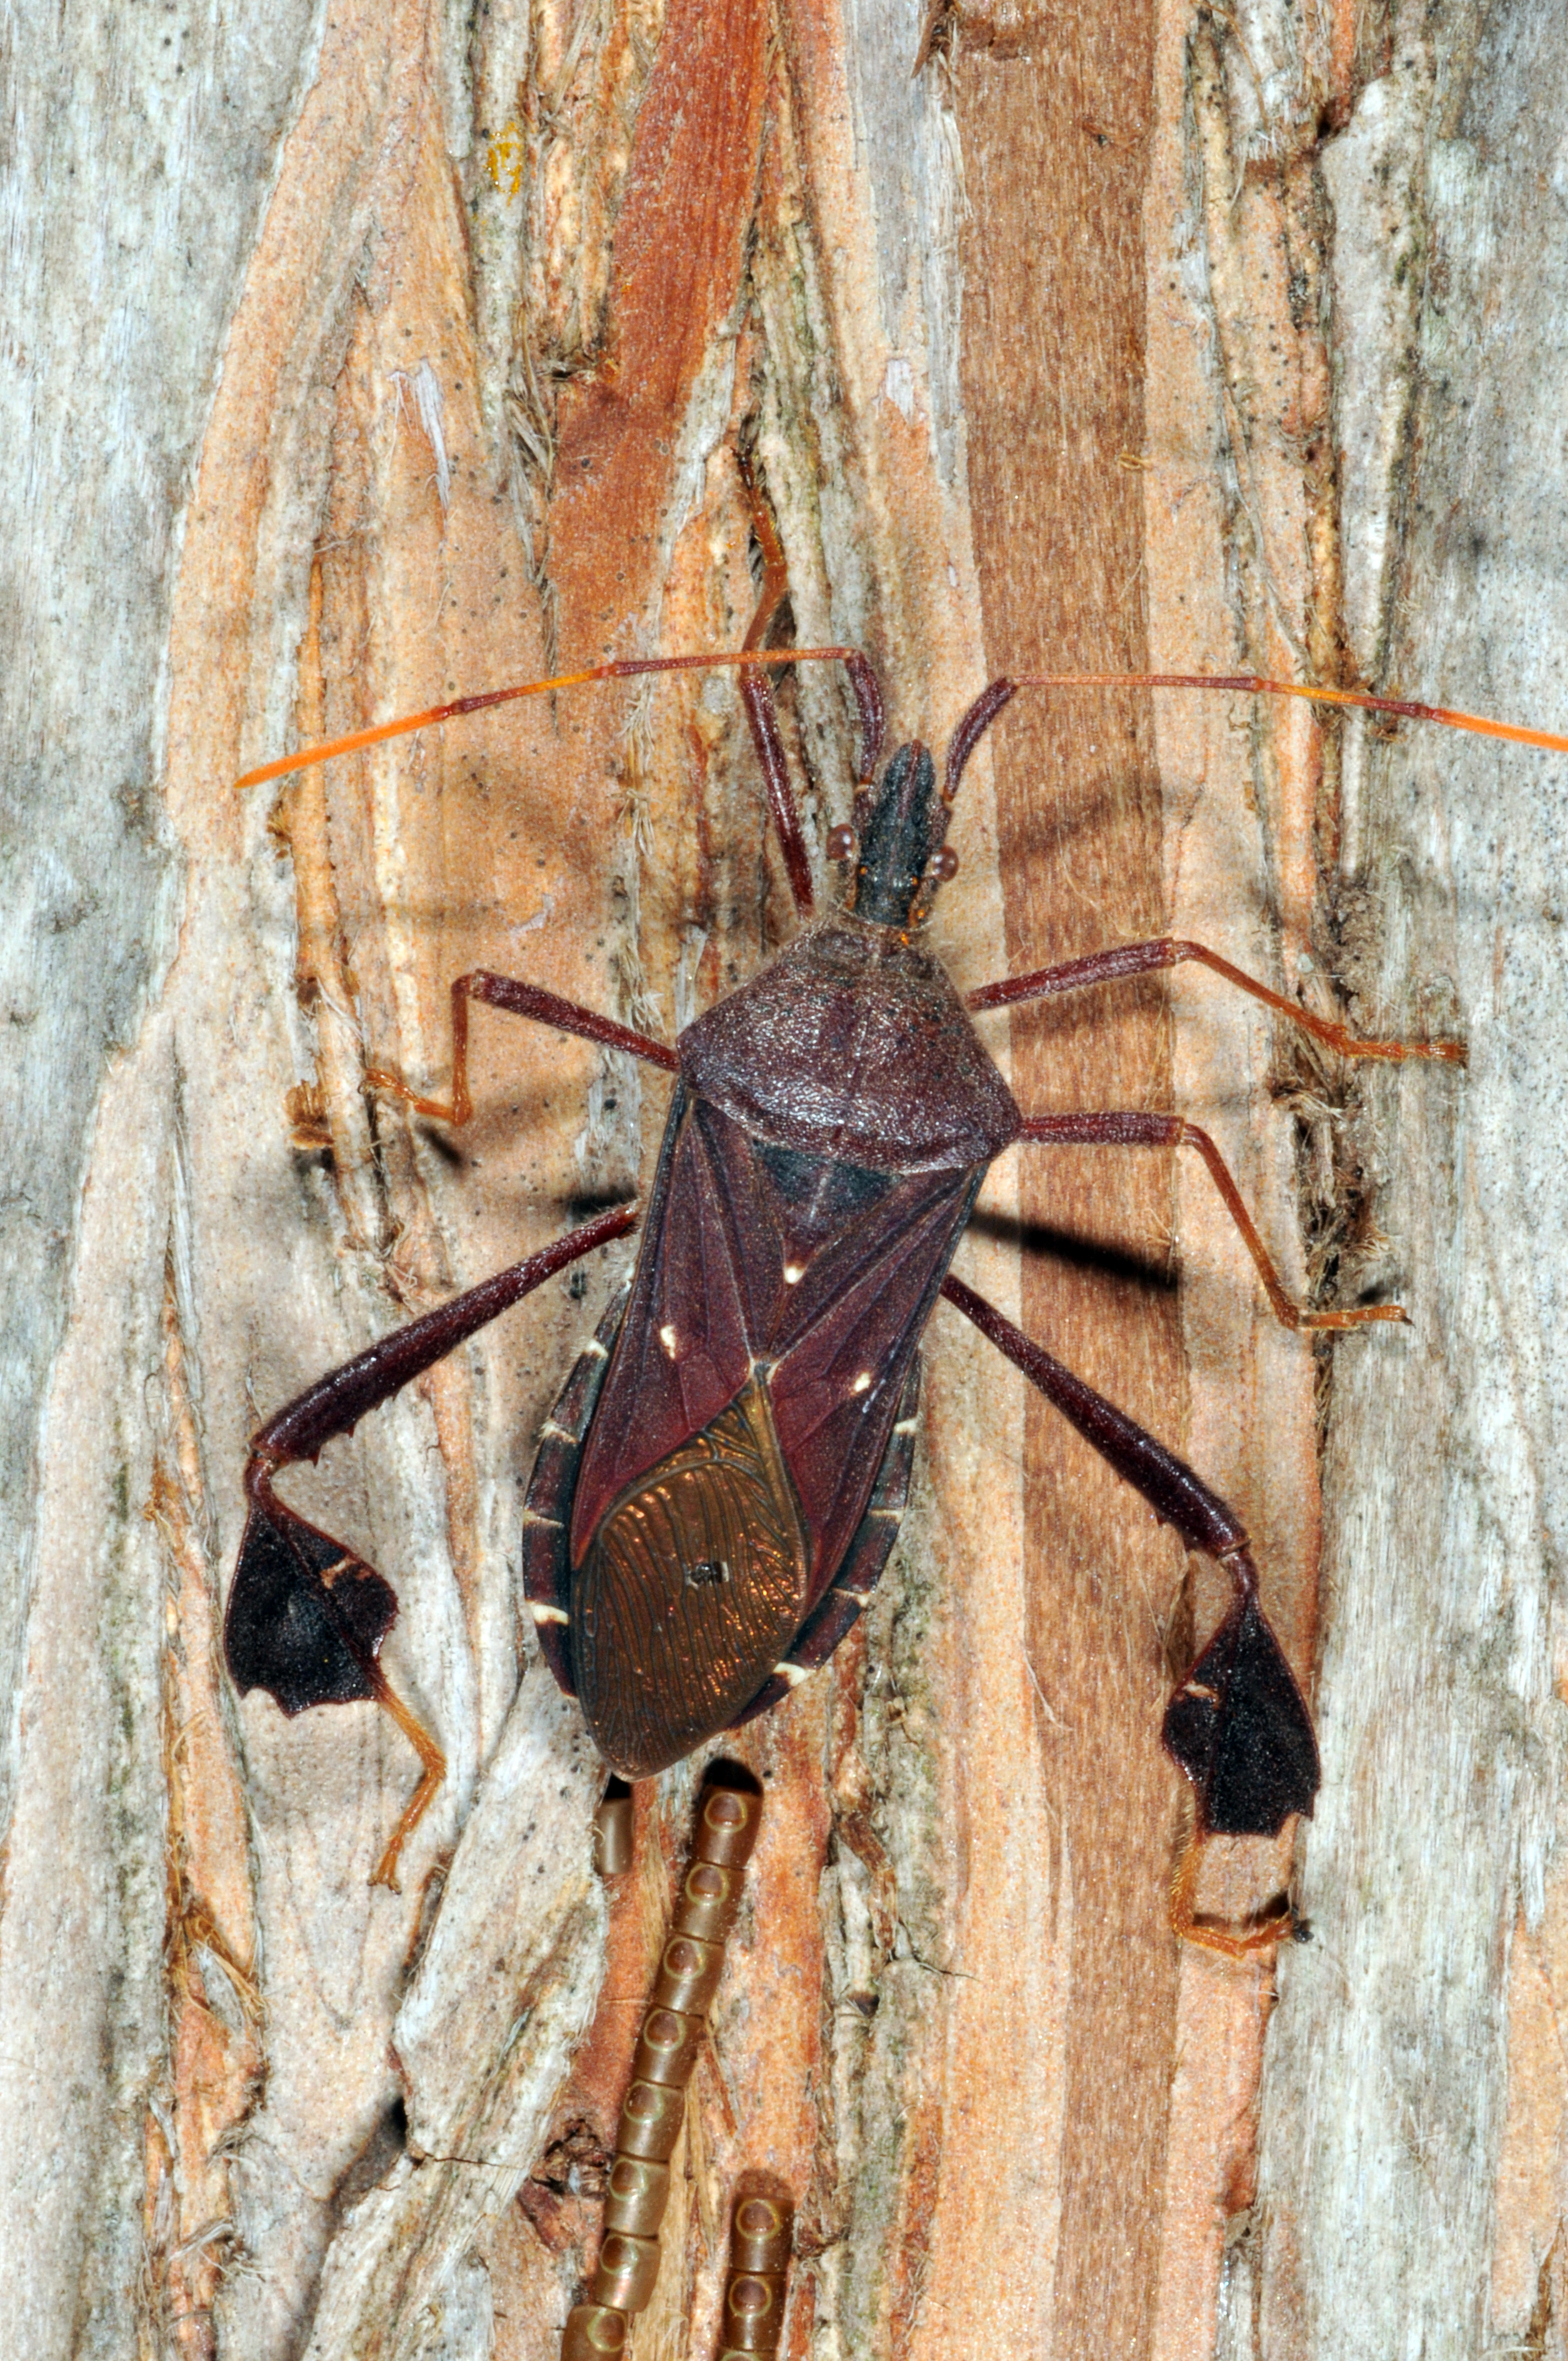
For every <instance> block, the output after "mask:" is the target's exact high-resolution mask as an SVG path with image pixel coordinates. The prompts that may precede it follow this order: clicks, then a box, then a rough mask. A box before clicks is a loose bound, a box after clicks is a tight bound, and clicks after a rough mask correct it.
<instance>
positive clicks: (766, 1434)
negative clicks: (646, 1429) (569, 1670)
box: [570, 1376, 809, 1779]
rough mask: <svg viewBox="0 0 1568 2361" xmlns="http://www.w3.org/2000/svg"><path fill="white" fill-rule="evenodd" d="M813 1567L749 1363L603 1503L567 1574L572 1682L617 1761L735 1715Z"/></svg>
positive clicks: (769, 1663) (634, 1764) (709, 1730)
mask: <svg viewBox="0 0 1568 2361" xmlns="http://www.w3.org/2000/svg"><path fill="white" fill-rule="evenodd" d="M808 1576H809V1555H808V1550H807V1545H806V1534H805V1530H804V1527H803V1524H802V1521H801V1516H800V1511H799V1509H798V1507H797V1505H796V1503H795V1495H794V1490H793V1488H792V1486H791V1484H790V1480H789V1477H788V1475H787V1473H786V1471H785V1468H784V1459H783V1455H782V1454H781V1453H780V1450H779V1446H778V1440H777V1437H776V1435H775V1434H774V1433H773V1417H772V1413H771V1411H770V1409H769V1404H768V1396H767V1389H766V1386H765V1384H764V1383H763V1381H762V1378H761V1376H754V1377H753V1378H751V1381H750V1383H749V1384H748V1385H747V1386H746V1388H745V1389H744V1391H743V1392H742V1393H740V1395H739V1396H738V1397H737V1399H736V1400H734V1401H733V1402H731V1403H730V1405H729V1408H728V1409H727V1410H724V1411H720V1413H719V1415H718V1417H717V1418H716V1419H714V1420H712V1421H711V1422H709V1424H708V1425H707V1427H705V1428H704V1429H703V1430H702V1432H701V1433H698V1434H696V1435H693V1436H692V1437H691V1438H690V1439H689V1440H688V1441H686V1442H685V1443H683V1444H680V1445H679V1446H678V1447H677V1448H676V1449H675V1450H674V1451H673V1452H671V1453H670V1454H669V1455H668V1456H667V1457H666V1458H664V1459H663V1460H661V1461H660V1462H659V1463H658V1465H657V1466H654V1467H652V1468H651V1469H650V1470H649V1472H648V1474H647V1475H646V1476H645V1477H642V1478H641V1481H640V1482H639V1483H638V1484H637V1486H636V1488H634V1489H633V1490H632V1491H630V1492H629V1493H627V1494H625V1495H623V1496H622V1498H621V1499H620V1500H618V1501H617V1502H616V1503H615V1504H614V1506H613V1507H612V1508H610V1509H609V1511H608V1512H607V1513H606V1515H605V1516H604V1518H603V1519H602V1520H601V1521H600V1523H599V1525H598V1530H597V1532H595V1534H594V1537H593V1539H592V1541H591V1542H590V1543H589V1545H588V1548H587V1552H586V1554H585V1555H584V1558H583V1562H582V1564H581V1565H580V1566H578V1567H577V1568H576V1571H575V1572H574V1574H573V1576H572V1603H571V1622H570V1645H571V1651H572V1661H573V1670H574V1674H575V1676H576V1690H577V1695H578V1697H579V1698H580V1699H581V1701H582V1706H583V1710H584V1713H585V1714H586V1715H587V1721H588V1726H589V1728H590V1730H592V1731H593V1734H594V1738H595V1741H596V1742H597V1743H598V1747H599V1749H600V1751H601V1752H603V1754H604V1756H605V1758H606V1760H607V1761H608V1762H609V1763H610V1764H611V1765H612V1766H613V1767H614V1769H616V1770H617V1771H619V1772H620V1773H621V1775H622V1776H623V1777H625V1778H629V1779H642V1778H647V1777H649V1776H650V1775H651V1774H652V1773H653V1772H655V1771H662V1770H663V1769H664V1767H665V1766H666V1764H668V1763H674V1762H678V1761H679V1760H680V1758H681V1756H682V1755H684V1754H687V1753H689V1752H691V1750H692V1748H693V1747H695V1746H698V1745H700V1744H701V1743H702V1741H704V1739H706V1738H708V1737H710V1736H711V1735H712V1734H713V1732H714V1731H716V1730H722V1729H724V1728H726V1727H727V1726H728V1725H729V1723H730V1722H732V1721H733V1720H734V1719H735V1718H736V1716H737V1715H738V1714H739V1713H740V1711H741V1709H742V1708H744V1707H745V1706H746V1705H748V1704H749V1703H750V1702H751V1698H752V1697H755V1696H756V1694H757V1691H758V1689H759V1688H760V1687H761V1686H762V1683H763V1682H764V1681H765V1680H766V1679H767V1677H768V1675H769V1674H770V1673H771V1672H772V1670H773V1666H774V1665H775V1664H777V1663H778V1662H779V1660H780V1658H781V1657H782V1655H783V1654H784V1650H785V1649H786V1648H787V1647H788V1645H789V1643H790V1642H791V1641H792V1640H793V1639H794V1637H795V1633H796V1632H797V1631H798V1630H799V1629H800V1624H801V1619H802V1617H803V1615H804V1613H805V1610H806V1586H807V1581H808Z"/></svg>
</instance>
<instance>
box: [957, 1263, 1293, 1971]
mask: <svg viewBox="0 0 1568 2361" xmlns="http://www.w3.org/2000/svg"><path fill="white" fill-rule="evenodd" d="M942 1293H943V1294H944V1295H945V1296H946V1297H947V1299H948V1302H949V1303H952V1304H956V1305H957V1307H958V1309H959V1311H960V1312H962V1313H963V1314H964V1316H965V1318H966V1319H969V1320H972V1321H973V1323H974V1324H975V1326H976V1327H977V1328H978V1329H979V1330H980V1332H981V1334H982V1335H984V1336H989V1337H990V1339H991V1341H992V1344H993V1345H995V1346H996V1347H997V1349H998V1350H999V1351H1000V1352H1003V1353H1004V1354H1005V1355H1006V1356H1007V1358H1008V1359H1009V1360H1010V1361H1011V1362H1012V1363H1013V1364H1014V1367H1015V1368H1019V1369H1022V1371H1023V1372H1024V1375H1025V1377H1026V1378H1028V1379H1029V1382H1030V1383H1031V1385H1034V1386H1037V1387H1038V1389H1039V1390H1040V1392H1041V1393H1043V1394H1044V1395H1045V1397H1046V1400H1047V1401H1048V1402H1051V1403H1054V1405H1055V1407H1056V1408H1057V1409H1058V1410H1059V1411H1061V1413H1062V1416H1063V1417H1064V1418H1065V1419H1067V1420H1068V1422H1069V1424H1070V1425H1072V1426H1075V1427H1076V1428H1077V1429H1078V1432H1079V1433H1080V1434H1081V1435H1082V1437H1083V1439H1084V1441H1085V1442H1086V1443H1091V1444H1093V1446H1094V1448H1095V1450H1096V1451H1098V1452H1099V1454H1100V1455H1101V1457H1102V1459H1105V1460H1108V1461H1109V1462H1110V1464H1111V1466H1113V1468H1114V1469H1115V1470H1116V1473H1117V1474H1118V1475H1119V1476H1121V1477H1124V1478H1125V1479H1126V1481H1127V1482H1128V1483H1129V1484H1131V1485H1132V1486H1133V1487H1134V1488H1135V1490H1136V1491H1139V1492H1141V1493H1142V1494H1143V1496H1144V1499H1146V1501H1147V1502H1148V1503H1149V1506H1150V1507H1151V1508H1152V1509H1153V1510H1154V1511H1155V1514H1156V1515H1157V1517H1158V1518H1159V1519H1160V1520H1161V1521H1162V1522H1164V1523H1165V1524H1168V1525H1174V1527H1175V1528H1176V1531H1177V1532H1179V1534H1180V1536H1181V1538H1182V1540H1183V1541H1184V1542H1185V1543H1187V1545H1188V1547H1189V1549H1195V1550H1201V1551H1202V1552H1203V1553H1204V1554H1205V1555H1206V1556H1209V1557H1212V1558H1215V1559H1217V1560H1218V1562H1219V1564H1220V1565H1222V1566H1223V1568H1224V1570H1225V1572H1226V1573H1227V1574H1228V1575H1229V1576H1230V1578H1231V1581H1232V1584H1233V1586H1234V1594H1235V1595H1234V1599H1233V1601H1232V1605H1231V1608H1230V1611H1229V1612H1228V1614H1227V1615H1226V1616H1225V1618H1224V1620H1223V1622H1222V1623H1221V1625H1220V1627H1219V1629H1218V1631H1216V1632H1215V1633H1214V1635H1213V1638H1212V1640H1211V1641H1210V1642H1209V1644H1208V1646H1207V1647H1206V1648H1205V1649H1204V1650H1203V1652H1202V1653H1201V1655H1200V1657H1199V1658H1198V1661H1197V1663H1196V1664H1194V1665H1193V1666H1192V1669H1191V1671H1190V1673H1189V1674H1188V1675H1187V1677H1186V1679H1185V1680H1184V1681H1183V1682H1182V1684H1181V1686H1180V1687H1179V1689H1178V1690H1177V1691H1176V1693H1175V1695H1174V1696H1173V1697H1172V1698H1171V1700H1170V1703H1169V1705H1168V1707H1167V1708H1166V1714H1165V1724H1164V1729H1163V1731H1162V1736H1163V1738H1164V1741H1165V1746H1166V1751H1167V1752H1168V1754H1169V1755H1170V1756H1171V1757H1172V1759H1173V1761H1175V1763H1177V1764H1178V1765H1179V1768H1180V1769H1181V1770H1182V1771H1183V1772H1184V1773H1186V1775H1187V1777H1188V1778H1189V1779H1190V1781H1191V1783H1192V1788H1193V1794H1194V1797H1195V1799H1196V1824H1195V1826H1194V1829H1193V1834H1192V1839H1191V1841H1190V1844H1189V1846H1188V1847H1187V1850H1186V1851H1185V1852H1184V1854H1183V1856H1182V1859H1181V1862H1180V1865H1179V1869H1178V1871H1177V1875H1176V1882H1175V1883H1174V1885H1173V1886H1172V1888H1171V1896H1170V1923H1171V1926H1172V1927H1173V1928H1174V1929H1175V1931H1176V1933H1177V1934H1178V1935H1179V1936H1181V1937H1182V1938H1184V1939H1185V1940H1186V1941H1188V1942H1190V1943H1201V1944H1202V1945H1203V1946H1204V1948H1205V1949H1209V1950H1212V1951H1219V1952H1222V1953H1223V1955H1224V1957H1225V1958H1226V1959H1232V1960H1240V1959H1245V1958H1246V1957H1247V1956H1248V1955H1249V1953H1251V1952H1253V1951H1258V1950H1262V1949H1265V1948H1266V1946H1267V1945H1269V1944H1271V1943H1278V1942H1282V1941H1283V1940H1284V1939H1285V1938H1286V1937H1287V1936H1288V1935H1291V1934H1293V1933H1294V1932H1295V1927H1296V1921H1295V1917H1294V1916H1293V1914H1292V1912H1291V1911H1290V1910H1289V1908H1288V1907H1287V1908H1286V1909H1285V1910H1283V1911H1281V1912H1280V1913H1279V1914H1278V1915H1277V1916H1275V1917H1272V1918H1270V1919H1268V1920H1266V1922H1265V1924H1264V1925H1263V1926H1261V1927H1255V1929H1254V1930H1253V1931H1252V1932H1251V1933H1250V1934H1246V1935H1231V1934H1227V1933H1225V1932H1223V1930H1222V1929H1220V1928H1219V1927H1208V1926H1204V1925H1202V1924H1201V1922H1200V1921H1199V1920H1198V1919H1197V1918H1196V1917H1195V1916H1194V1914H1193V1906H1192V1905H1193V1886H1194V1883H1195V1879H1196V1872H1197V1862H1198V1852H1199V1849H1200V1847H1201V1846H1202V1845H1203V1844H1204V1843H1206V1842H1207V1840H1208V1839H1209V1838H1210V1837H1216V1836H1223V1837H1251V1836H1257V1837H1277V1835H1278V1834H1279V1831H1280V1829H1281V1828H1283V1827H1284V1825H1285V1823H1286V1821H1287V1820H1288V1818H1289V1817H1290V1816H1291V1814H1292V1813H1293V1812H1300V1813H1303V1814H1305V1815H1307V1816H1308V1817H1310V1813H1311V1809H1312V1802H1313V1798H1314V1797H1315V1795H1317V1792H1318V1785H1319V1778H1320V1773H1319V1768H1318V1748H1317V1741H1316V1740H1315V1739H1314V1738H1313V1736H1312V1722H1311V1717H1310V1714H1309V1713H1308V1711H1307V1707H1306V1701H1305V1699H1304V1698H1303V1697H1302V1695H1301V1692H1300V1690H1299V1688H1298V1687H1297V1686H1296V1677H1295V1675H1294V1674H1293V1673H1292V1672H1291V1670H1290V1667H1289V1665H1288V1664H1287V1663H1286V1661H1285V1656H1284V1653H1283V1651H1282V1650H1281V1648H1280V1645H1279V1642H1278V1641H1277V1639H1276V1638H1275V1636H1274V1634H1273V1632H1272V1631H1270V1630H1269V1627H1268V1622H1267V1620H1266V1617H1265V1615H1264V1612H1263V1609H1262V1607H1261V1605H1260V1604H1259V1601H1258V1584H1257V1568H1256V1567H1255V1565H1254V1564H1253V1561H1252V1552H1251V1550H1250V1548H1249V1546H1248V1543H1247V1537H1246V1532H1245V1527H1244V1526H1243V1524H1242V1522H1241V1520H1240V1519H1239V1518H1238V1517H1237V1516H1236V1514H1235V1512H1234V1510H1232V1509H1230V1508H1228V1507H1227V1506H1226V1504H1225V1502H1224V1501H1223V1500H1222V1499H1220V1497H1219V1495H1218V1493H1216V1492H1212V1491H1211V1490H1210V1489H1209V1487H1208V1486H1207V1485H1206V1484H1205V1483H1204V1481H1203V1479H1202V1477H1200V1476H1196V1475H1194V1473H1193V1471H1192V1469H1191V1468H1190V1467H1189V1466H1187V1465H1186V1463H1185V1461H1183V1460H1180V1459H1178V1458H1177V1456H1176V1455H1175V1453H1174V1452H1171V1451H1168V1450H1167V1449H1166V1447H1165V1445H1164V1444H1163V1443H1157V1442H1156V1440H1155V1438H1154V1436H1153V1435H1152V1434H1146V1433H1145V1432H1144V1430H1143V1428H1142V1427H1141V1426H1137V1425H1135V1423H1134V1422H1133V1421H1132V1420H1131V1419H1130V1418H1128V1416H1127V1415H1126V1413H1125V1411H1119V1410H1118V1409H1117V1408H1116V1407H1115V1405H1114V1403H1113V1402H1108V1401H1107V1400H1105V1398H1104V1396H1103V1395H1102V1394H1097V1393H1096V1392H1095V1390H1094V1389H1093V1387H1092V1386H1087V1385H1085V1384H1084V1382H1083V1379H1082V1378H1076V1377H1074V1376H1073V1374H1072V1371H1071V1370H1070V1369H1065V1368H1064V1367H1062V1365H1061V1363H1060V1362H1059V1361H1057V1360H1053V1358H1052V1357H1051V1356H1050V1354H1049V1353H1047V1351H1046V1349H1045V1347H1044V1346H1043V1345H1036V1343H1035V1341H1034V1339H1033V1337H1031V1336H1026V1335H1025V1334H1024V1331H1023V1330H1022V1329H1021V1328H1018V1327H1015V1326H1014V1323H1013V1322H1012V1321H1011V1320H1009V1319H1008V1318H1007V1317H1006V1316H1005V1314H1004V1313H1003V1312H998V1311H997V1310H996V1308H995V1306H994V1304H991V1303H988V1302H987V1301H985V1298H984V1297H983V1296H981V1295H977V1294H976V1293H975V1291H974V1290H973V1289H972V1288H970V1287H966V1286H965V1285H964V1283H963V1281H962V1279H953V1278H951V1277H949V1278H948V1279H944V1280H943V1282H942Z"/></svg>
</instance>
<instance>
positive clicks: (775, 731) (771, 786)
mask: <svg viewBox="0 0 1568 2361" xmlns="http://www.w3.org/2000/svg"><path fill="white" fill-rule="evenodd" d="M740 480H741V482H742V483H743V484H744V485H745V487H746V498H747V500H748V502H749V503H750V506H751V530H752V532H753V533H755V534H756V536H757V546H758V547H759V549H761V551H762V596H761V597H760V598H759V599H758V601H757V611H756V613H755V614H754V615H753V616H752V618H751V629H750V631H748V632H747V634H746V637H745V640H744V642H743V643H742V644H743V645H744V647H745V648H746V650H747V651H748V652H750V651H751V650H752V649H754V648H760V647H761V646H762V642H763V641H764V640H765V639H766V638H767V636H768V633H769V631H770V630H771V629H772V628H773V618H774V616H775V615H776V614H777V613H778V610H779V609H780V608H781V607H782V606H783V605H784V599H785V598H787V596H788V595H789V568H788V566H787V565H786V564H785V562H784V545H783V544H782V543H781V542H780V540H779V536H778V530H777V528H776V526H775V525H774V523H773V516H772V513H771V512H770V511H769V510H768V508H767V507H766V505H765V504H764V502H763V500H762V494H761V493H760V492H759V490H758V489H757V480H756V478H755V477H754V476H753V475H752V473H751V468H750V467H749V466H748V465H747V463H746V461H745V460H744V459H743V458H742V460H741V461H740ZM740 702H741V703H742V705H744V707H745V708H746V719H747V720H748V721H749V722H750V723H751V743H752V745H753V746H755V748H756V750H757V760H758V762H759V763H761V764H762V778H763V781H764V783H765V785H766V787H767V791H768V809H769V810H770V811H771V812H772V814H773V826H774V827H775V828H776V829H777V830H778V836H779V845H780V849H781V850H782V851H783V853H784V868H785V871H786V872H787V873H788V876H789V890H790V892H791V893H792V894H793V895H794V896H795V908H796V910H797V911H798V912H799V913H800V915H801V917H803V918H804V917H806V916H807V915H808V914H809V912H810V910H811V908H812V905H813V895H812V886H811V862H810V860H809V859H808V857H807V854H806V839H805V837H804V836H803V835H802V834H801V831H800V814H799V813H798V812H797V811H796V810H795V793H794V790H793V788H792V787H791V785H790V782H789V765H788V763H786V762H785V760H784V741H783V739H782V738H781V737H780V736H779V722H778V714H777V712H776V711H775V709H774V706H773V683H772V681H770V679H769V678H768V675H767V674H766V673H765V672H743V673H742V674H741V675H740Z"/></svg>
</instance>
